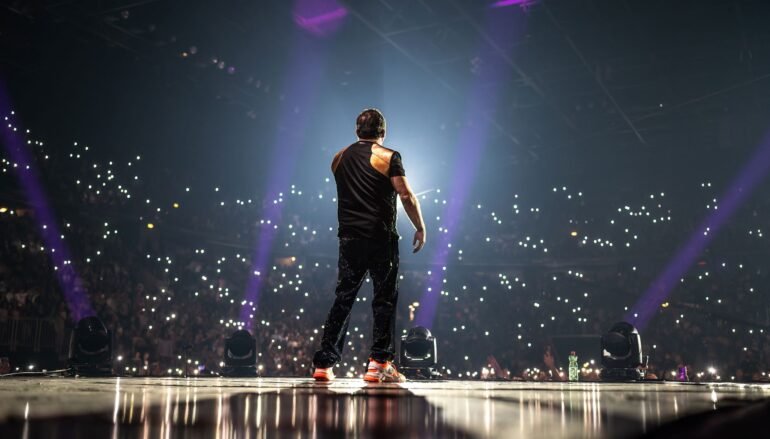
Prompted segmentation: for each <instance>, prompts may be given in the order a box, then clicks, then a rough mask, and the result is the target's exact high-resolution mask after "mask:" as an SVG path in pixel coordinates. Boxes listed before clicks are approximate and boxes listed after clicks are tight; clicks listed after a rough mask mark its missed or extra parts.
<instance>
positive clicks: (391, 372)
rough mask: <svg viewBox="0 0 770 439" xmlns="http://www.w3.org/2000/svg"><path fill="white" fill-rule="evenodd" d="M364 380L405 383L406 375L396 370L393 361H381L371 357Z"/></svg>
mask: <svg viewBox="0 0 770 439" xmlns="http://www.w3.org/2000/svg"><path fill="white" fill-rule="evenodd" d="M364 381H367V382H370V383H403V382H405V381H406V377H405V376H403V375H402V374H400V373H399V372H398V371H397V370H396V366H394V365H393V363H392V362H390V361H386V362H384V363H381V362H379V361H377V360H375V359H373V358H370V359H369V367H367V369H366V375H364Z"/></svg>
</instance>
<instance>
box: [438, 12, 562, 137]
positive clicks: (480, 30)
mask: <svg viewBox="0 0 770 439" xmlns="http://www.w3.org/2000/svg"><path fill="white" fill-rule="evenodd" d="M451 3H452V5H453V6H454V7H455V9H457V10H458V11H460V13H461V14H462V15H463V16H464V17H465V19H466V20H467V21H468V23H470V25H471V27H473V29H474V30H475V31H476V33H477V34H479V36H481V38H482V39H483V40H484V42H485V43H487V45H489V46H490V47H491V48H492V50H494V51H495V53H496V54H497V56H499V57H500V59H502V60H503V61H504V62H505V64H507V65H508V67H510V68H511V70H513V71H514V72H516V74H517V75H519V77H520V78H521V79H522V81H523V82H524V84H526V86H527V87H529V88H530V89H532V91H534V92H535V93H536V94H537V95H538V96H540V97H541V98H542V99H543V100H544V101H545V102H546V103H547V104H548V106H550V107H551V108H552V109H553V110H554V111H555V112H556V113H557V114H558V115H559V116H561V118H562V120H563V121H564V122H565V123H566V124H567V126H569V127H570V128H572V129H575V128H576V126H575V122H574V121H573V120H572V119H571V118H570V117H569V116H568V115H567V114H566V113H565V112H564V111H562V109H561V108H560V107H559V106H558V105H557V104H556V102H555V101H554V100H553V99H552V98H551V97H550V96H549V94H548V93H546V91H545V90H543V88H542V87H540V86H539V85H538V84H537V83H536V82H535V80H534V79H533V78H532V76H531V75H530V74H529V73H527V72H526V71H525V70H524V68H522V67H521V65H519V63H517V62H516V61H515V60H514V59H513V58H511V56H510V55H509V54H508V53H507V52H506V51H505V50H504V49H503V48H502V47H500V45H499V44H498V43H497V42H496V41H495V40H494V38H492V36H491V35H490V34H489V32H487V31H486V30H485V29H484V27H483V26H481V24H479V22H478V21H476V19H474V18H473V17H472V16H471V15H470V14H468V12H467V11H466V10H465V9H463V8H462V7H461V6H460V5H458V4H457V2H456V1H455V0H451Z"/></svg>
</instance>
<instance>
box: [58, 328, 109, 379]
mask: <svg viewBox="0 0 770 439" xmlns="http://www.w3.org/2000/svg"><path fill="white" fill-rule="evenodd" d="M68 364H69V367H70V369H72V372H74V373H75V374H76V375H82V376H108V375H112V332H111V331H109V330H108V329H107V327H105V326H104V323H102V321H101V320H99V319H98V318H97V317H94V316H90V317H85V318H83V319H80V321H78V323H77V325H76V326H75V330H74V331H72V335H71V336H70V349H69V359H68Z"/></svg>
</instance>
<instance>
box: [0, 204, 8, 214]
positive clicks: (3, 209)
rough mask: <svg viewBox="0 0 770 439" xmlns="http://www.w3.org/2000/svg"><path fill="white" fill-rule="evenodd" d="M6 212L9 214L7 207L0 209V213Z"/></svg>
mask: <svg viewBox="0 0 770 439" xmlns="http://www.w3.org/2000/svg"><path fill="white" fill-rule="evenodd" d="M5 212H8V208H7V207H5V206H3V207H0V213H5Z"/></svg>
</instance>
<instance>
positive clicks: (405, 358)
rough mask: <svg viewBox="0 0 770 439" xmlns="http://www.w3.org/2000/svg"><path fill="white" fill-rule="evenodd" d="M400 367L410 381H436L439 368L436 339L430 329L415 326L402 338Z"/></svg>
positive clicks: (439, 375)
mask: <svg viewBox="0 0 770 439" xmlns="http://www.w3.org/2000/svg"><path fill="white" fill-rule="evenodd" d="M399 357H400V361H399V366H400V367H401V371H402V372H403V374H404V375H405V376H406V377H407V378H409V379H436V378H441V374H440V373H439V372H438V371H437V370H436V367H437V366H438V350H437V348H436V338H435V337H433V335H431V333H430V330H428V328H425V327H422V326H415V327H414V328H412V329H410V330H409V331H408V332H407V333H406V335H404V336H402V337H401V352H400V356H399Z"/></svg>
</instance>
